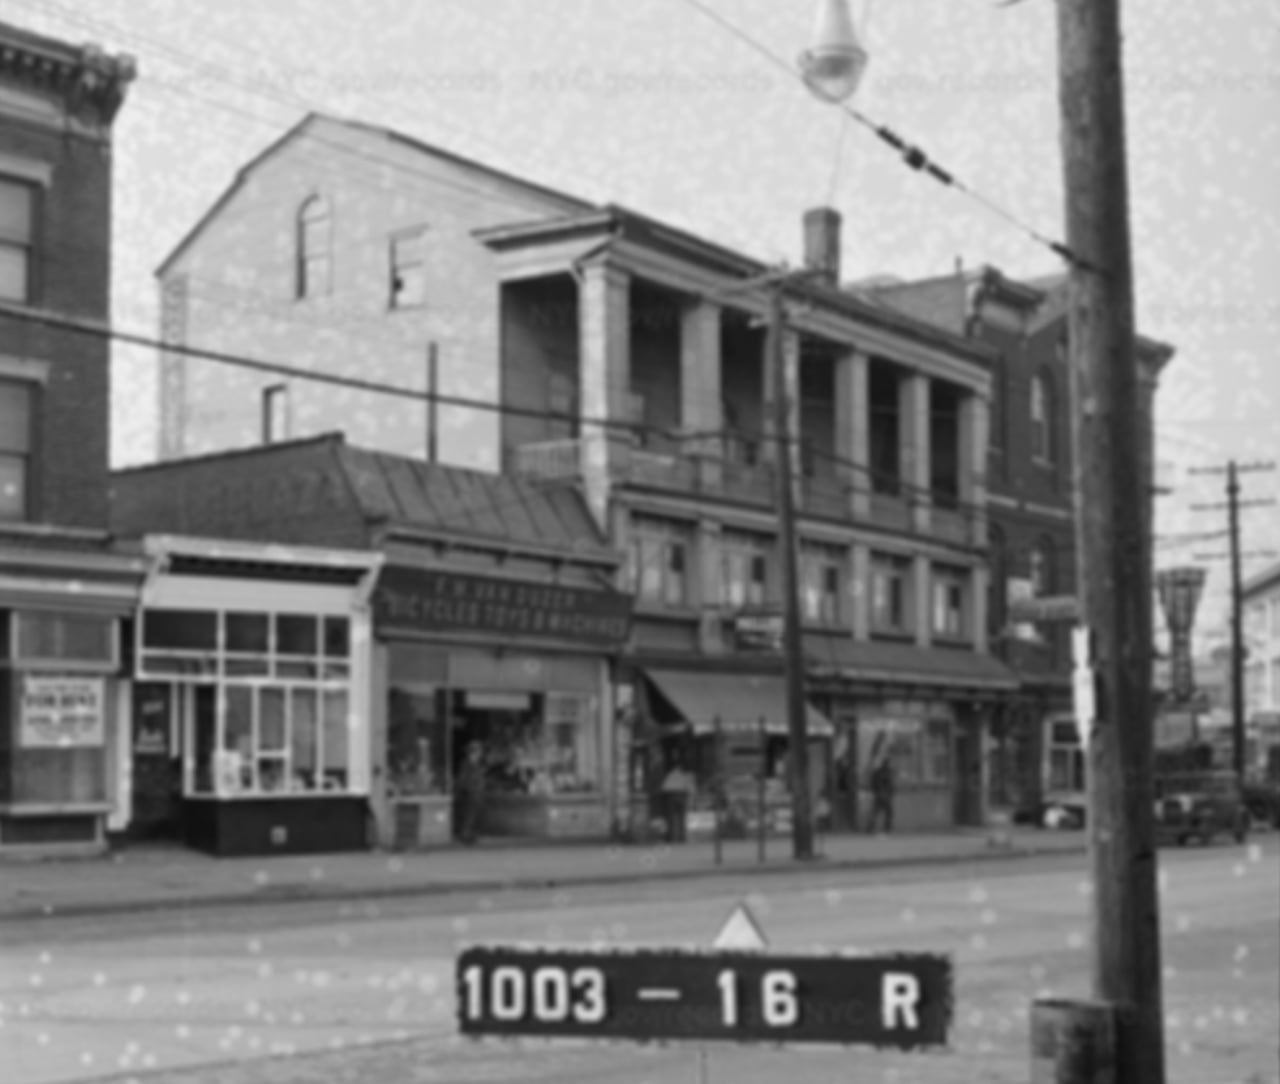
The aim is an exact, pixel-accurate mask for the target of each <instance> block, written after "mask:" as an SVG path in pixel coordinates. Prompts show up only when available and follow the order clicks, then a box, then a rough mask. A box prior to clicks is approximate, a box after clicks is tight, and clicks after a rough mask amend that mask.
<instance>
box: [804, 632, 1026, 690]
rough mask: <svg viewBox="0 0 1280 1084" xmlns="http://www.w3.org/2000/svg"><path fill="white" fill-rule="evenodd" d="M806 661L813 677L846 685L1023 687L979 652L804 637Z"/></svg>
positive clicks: (1003, 669) (993, 659)
mask: <svg viewBox="0 0 1280 1084" xmlns="http://www.w3.org/2000/svg"><path fill="white" fill-rule="evenodd" d="M805 655H806V657H807V659H808V662H809V672H810V673H811V674H813V673H815V672H816V673H822V672H823V671H826V672H827V673H829V674H830V675H831V676H832V677H836V678H840V679H844V680H846V681H854V682H859V681H864V682H893V683H900V684H909V685H923V686H934V687H949V688H962V689H974V690H993V691H994V690H1001V691H1012V690H1014V689H1017V688H1018V687H1019V685H1020V684H1021V682H1020V681H1019V679H1018V675H1017V674H1016V673H1014V672H1013V671H1012V670H1010V669H1009V667H1007V666H1006V665H1005V664H1004V663H1003V662H1001V661H1000V660H999V659H996V658H992V657H991V656H990V655H985V654H982V653H980V652H977V651H963V650H959V649H955V650H951V649H948V648H940V647H916V646H915V645H913V644H892V643H882V642H879V641H858V642H855V641H853V640H830V639H819V638H816V637H809V636H806V637H805Z"/></svg>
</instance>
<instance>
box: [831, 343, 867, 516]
mask: <svg viewBox="0 0 1280 1084" xmlns="http://www.w3.org/2000/svg"><path fill="white" fill-rule="evenodd" d="M867 372H868V359H867V355H866V354H863V353H860V352H858V351H856V350H851V351H850V352H849V353H848V354H846V355H845V356H844V357H842V358H841V359H840V360H839V361H838V362H837V363H836V454H837V455H838V456H839V457H840V459H841V460H842V461H843V462H842V463H841V464H839V465H838V467H839V469H838V473H839V475H840V476H841V477H842V478H845V479H846V480H847V481H848V484H849V487H850V492H851V494H852V496H851V505H850V512H851V513H852V515H853V518H854V519H856V520H865V519H868V518H869V517H870V515H871V473H870V467H871V440H870V438H871V402H870V398H869V396H868V394H867Z"/></svg>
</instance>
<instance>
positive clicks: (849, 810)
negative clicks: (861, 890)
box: [810, 641, 1018, 832]
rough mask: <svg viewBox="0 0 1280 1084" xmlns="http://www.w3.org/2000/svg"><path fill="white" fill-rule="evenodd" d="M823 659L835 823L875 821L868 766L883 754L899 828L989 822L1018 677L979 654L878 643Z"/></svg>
mask: <svg viewBox="0 0 1280 1084" xmlns="http://www.w3.org/2000/svg"><path fill="white" fill-rule="evenodd" d="M814 654H815V655H816V654H818V653H817V652H815V653H814ZM819 657H821V658H823V659H824V663H823V665H822V666H821V667H811V674H810V688H811V690H812V693H811V695H812V696H813V699H814V700H815V702H817V703H818V704H820V705H823V706H825V707H826V708H827V710H828V713H829V715H830V717H831V719H832V720H833V723H834V726H835V745H834V755H833V758H832V759H833V770H832V777H831V796H832V807H833V813H832V819H833V823H834V826H835V827H836V828H837V829H838V830H839V829H843V830H847V831H862V830H865V829H866V828H867V827H868V826H869V823H870V813H871V808H872V797H871V785H870V777H871V772H872V770H873V768H874V766H875V765H876V763H877V762H878V761H879V760H880V758H881V757H886V756H887V757H888V758H889V760H890V762H891V763H892V765H893V769H894V780H895V791H894V803H893V820H894V830H895V831H907V832H909V831H930V830H936V829H942V828H950V827H954V826H958V825H972V826H979V825H982V824H985V823H986V820H987V817H988V814H989V812H990V805H989V801H988V796H989V792H990V781H989V771H990V759H991V749H992V743H993V740H994V738H993V735H994V734H995V733H996V732H997V721H998V720H999V719H1001V718H1003V716H1004V713H1005V712H1006V711H1007V708H1008V705H1009V704H1010V703H1011V701H1012V699H1013V698H1014V696H1015V694H1016V691H1017V689H1018V682H1017V678H1016V676H1015V675H1014V674H1013V673H1012V672H1010V671H1009V670H1008V669H1007V668H1006V667H1005V666H1004V665H1003V664H1002V663H1001V662H1000V661H999V660H998V659H994V658H992V657H991V656H989V655H983V654H979V653H977V652H968V651H960V650H944V649H937V648H920V647H916V646H914V645H905V644H892V643H881V642H874V641H873V642H863V643H858V644H853V643H847V644H841V645H838V647H837V648H835V649H831V650H824V652H823V653H822V654H821V655H820V656H819Z"/></svg>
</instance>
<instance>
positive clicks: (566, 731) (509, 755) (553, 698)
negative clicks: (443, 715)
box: [450, 693, 600, 796]
mask: <svg viewBox="0 0 1280 1084" xmlns="http://www.w3.org/2000/svg"><path fill="white" fill-rule="evenodd" d="M457 695H458V701H457V714H458V724H459V725H458V727H457V729H456V730H455V732H454V737H453V748H452V750H451V753H450V756H451V758H452V762H453V767H454V770H455V772H456V770H457V767H458V765H459V763H460V761H461V759H462V757H463V756H464V754H465V752H466V748H467V746H468V745H469V744H470V743H471V742H473V741H474V742H479V743H480V745H481V747H482V748H483V749H484V752H485V763H486V765H487V777H488V783H489V787H490V790H491V792H492V793H495V794H503V793H506V794H528V795H543V796H547V795H552V794H585V793H594V792H596V791H597V790H598V789H599V787H600V755H599V741H598V725H599V721H598V719H597V717H596V709H595V705H596V701H595V699H594V698H593V697H591V696H587V695H579V694H571V693H549V694H546V695H543V696H538V695H533V694H526V693H459V694H457Z"/></svg>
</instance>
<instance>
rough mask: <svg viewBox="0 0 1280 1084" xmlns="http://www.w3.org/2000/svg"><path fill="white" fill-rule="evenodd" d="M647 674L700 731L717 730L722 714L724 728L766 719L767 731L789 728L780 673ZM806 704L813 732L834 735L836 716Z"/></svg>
mask: <svg viewBox="0 0 1280 1084" xmlns="http://www.w3.org/2000/svg"><path fill="white" fill-rule="evenodd" d="M645 676H646V677H648V679H649V680H650V681H651V682H652V683H653V684H654V686H655V687H656V688H657V690H658V691H659V692H660V693H661V694H662V695H663V696H664V697H666V699H667V700H668V701H670V703H671V706H672V707H673V708H675V709H676V711H678V712H679V713H680V715H681V716H683V718H684V720H685V722H687V723H688V724H689V725H690V726H691V727H692V728H693V731H694V733H695V734H710V733H712V732H714V730H715V727H716V719H717V718H718V719H719V720H720V729H721V731H722V732H723V733H729V732H732V731H738V732H741V731H744V730H751V731H754V730H758V729H759V727H760V720H761V719H763V720H764V729H765V732H766V733H769V734H785V733H786V732H787V686H786V682H785V681H784V680H783V679H782V678H781V677H778V676H777V675H774V674H707V673H694V672H689V671H678V670H646V671H645ZM805 706H806V708H807V709H808V710H807V718H808V732H809V734H810V735H812V736H814V737H820V736H826V735H830V734H831V733H832V732H833V728H832V726H831V720H830V719H828V718H827V717H826V716H825V715H823V714H822V713H821V712H820V711H817V710H815V709H814V708H813V706H812V705H805Z"/></svg>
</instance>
